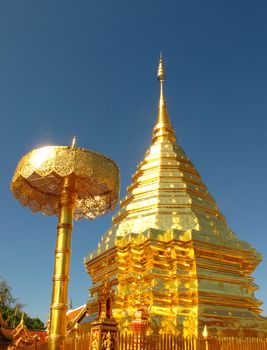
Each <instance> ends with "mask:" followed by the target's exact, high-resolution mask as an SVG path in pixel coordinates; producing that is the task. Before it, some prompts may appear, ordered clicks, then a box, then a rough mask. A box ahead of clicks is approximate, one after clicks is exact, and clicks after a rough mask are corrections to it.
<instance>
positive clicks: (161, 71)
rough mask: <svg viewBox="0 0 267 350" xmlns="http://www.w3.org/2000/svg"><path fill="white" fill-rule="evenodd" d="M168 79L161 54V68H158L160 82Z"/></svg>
mask: <svg viewBox="0 0 267 350" xmlns="http://www.w3.org/2000/svg"><path fill="white" fill-rule="evenodd" d="M165 79H166V74H165V69H164V64H163V57H162V53H160V57H159V68H158V80H159V81H160V82H163V81H165Z"/></svg>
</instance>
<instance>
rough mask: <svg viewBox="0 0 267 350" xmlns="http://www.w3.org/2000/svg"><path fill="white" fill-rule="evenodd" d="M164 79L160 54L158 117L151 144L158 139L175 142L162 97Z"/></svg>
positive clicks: (163, 97)
mask: <svg viewBox="0 0 267 350" xmlns="http://www.w3.org/2000/svg"><path fill="white" fill-rule="evenodd" d="M165 79H166V74H165V69H164V64H163V57H162V54H160V60H159V67H158V80H159V82H160V97H159V104H158V116H157V124H156V125H155V127H154V130H153V139H152V141H153V142H156V141H157V140H158V139H167V140H170V141H173V142H175V141H176V137H175V135H174V130H173V128H172V126H171V122H170V118H169V114H168V109H167V105H166V101H165V96H164V81H165Z"/></svg>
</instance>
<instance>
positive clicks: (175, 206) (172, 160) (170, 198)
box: [88, 56, 237, 260]
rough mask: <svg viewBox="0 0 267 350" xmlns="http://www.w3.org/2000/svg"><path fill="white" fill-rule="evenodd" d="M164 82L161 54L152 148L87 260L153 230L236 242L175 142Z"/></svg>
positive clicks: (192, 167) (196, 172)
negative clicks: (131, 236) (192, 232)
mask: <svg viewBox="0 0 267 350" xmlns="http://www.w3.org/2000/svg"><path fill="white" fill-rule="evenodd" d="M165 78H166V74H165V69H164V64H163V59H162V56H161V57H160V62H159V68H158V80H159V82H160V97H159V103H158V111H157V118H156V124H155V126H154V129H153V134H152V142H151V145H150V147H149V148H148V150H147V152H146V153H145V156H144V159H143V160H142V161H141V163H140V164H139V165H138V166H137V170H136V172H135V174H134V175H133V176H132V183H131V184H130V186H129V187H128V188H127V194H126V196H125V197H124V198H123V199H122V200H121V202H120V209H119V210H118V212H117V213H116V214H115V215H114V217H113V224H112V227H111V228H110V229H109V230H108V231H107V232H106V233H105V234H104V236H103V237H102V240H101V242H100V243H99V245H98V250H97V251H96V252H95V253H93V254H91V256H90V258H89V257H88V258H89V260H90V259H91V258H93V257H95V256H96V254H97V255H98V254H100V253H103V252H104V251H106V250H109V249H110V248H112V247H113V246H115V245H116V240H117V239H121V238H123V237H124V236H127V235H129V234H140V233H143V232H145V231H146V230H149V229H157V230H160V231H167V230H170V229H171V230H173V229H174V230H179V231H183V232H185V231H187V230H195V231H201V232H205V234H207V235H211V236H214V237H215V236H220V237H221V239H223V240H224V241H225V240H231V241H233V240H234V241H235V240H237V238H236V236H235V234H234V233H233V232H232V231H231V229H230V228H229V227H228V225H227V223H226V220H225V218H224V216H223V214H222V213H221V211H220V210H219V208H218V206H217V204H216V202H215V200H214V198H213V197H212V196H211V195H210V193H209V191H208V189H207V187H206V186H205V184H204V183H203V181H202V179H201V177H200V175H199V173H198V171H197V170H196V168H195V167H194V165H193V164H192V162H191V161H190V159H189V158H188V157H187V155H186V154H185V152H184V150H183V149H182V148H181V146H180V145H179V144H178V143H177V142H176V136H175V131H174V129H173V127H172V125H171V121H170V117H169V114H168V109H167V104H166V100H165V96H164V82H165Z"/></svg>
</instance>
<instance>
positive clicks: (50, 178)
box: [11, 146, 119, 220]
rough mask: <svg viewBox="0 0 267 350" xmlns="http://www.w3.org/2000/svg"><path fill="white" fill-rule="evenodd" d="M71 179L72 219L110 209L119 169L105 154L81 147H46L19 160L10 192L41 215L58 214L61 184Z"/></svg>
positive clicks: (114, 195)
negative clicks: (73, 203) (73, 179)
mask: <svg viewBox="0 0 267 350" xmlns="http://www.w3.org/2000/svg"><path fill="white" fill-rule="evenodd" d="M66 176H72V177H74V178H75V190H76V192H77V202H76V204H75V208H74V219H76V220H78V219H81V218H88V219H94V218H95V217H97V216H99V215H103V214H105V213H106V212H107V211H108V210H110V209H114V207H115V205H116V202H117V200H118V196H119V169H118V167H117V165H116V164H115V163H114V162H113V161H112V160H111V159H109V158H108V157H106V156H104V155H102V154H100V153H97V152H93V151H89V150H86V149H83V148H76V147H71V146H46V147H42V148H38V149H35V150H33V151H31V152H29V153H28V154H26V155H25V156H24V157H23V158H22V159H21V160H20V162H19V164H18V166H17V169H16V171H15V173H14V176H13V179H12V182H11V191H12V192H13V194H14V196H15V197H16V198H17V199H18V200H19V201H20V203H21V204H22V205H23V206H29V207H30V208H31V210H32V211H33V212H37V211H41V212H42V213H43V214H44V215H58V212H59V201H58V199H59V194H60V190H61V184H62V181H63V179H64V178H65V177H66Z"/></svg>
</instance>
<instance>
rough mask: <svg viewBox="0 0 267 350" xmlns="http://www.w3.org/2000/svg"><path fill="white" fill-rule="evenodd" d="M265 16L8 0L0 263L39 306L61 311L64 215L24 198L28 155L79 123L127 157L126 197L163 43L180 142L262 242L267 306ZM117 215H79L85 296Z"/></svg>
mask: <svg viewBox="0 0 267 350" xmlns="http://www.w3.org/2000/svg"><path fill="white" fill-rule="evenodd" d="M266 18H267V3H266V1H260V0H255V1H253V2H252V1H246V0H245V1H244V0H243V1H239V0H235V1H233V0H232V1H227V0H225V1H216V0H215V1H214V0H210V1H207V0H203V1H197V0H195V1H194V0H189V1H178V0H177V1H171V0H170V1H165V2H163V1H155V0H153V1H152V0H147V1H139V0H137V1H127V0H124V1H115V0H114V1H110V0H102V1H88V0H86V1H82V0H76V1H68V0H64V1H63V0H58V1H50V0H46V1H33V0H32V1H30V0H25V1H19V0H17V1H16V0H14V1H8V0H6V1H4V0H3V1H1V3H0V119H1V131H2V132H1V137H0V144H1V168H0V169H1V171H0V198H1V200H0V208H1V254H0V266H1V268H0V275H1V276H2V277H4V278H5V279H7V280H8V282H9V284H10V285H11V286H12V288H13V294H14V295H15V296H17V297H18V298H19V299H20V300H21V302H23V303H25V304H26V307H25V310H26V311H27V312H28V313H30V314H31V315H32V316H39V317H41V318H42V319H43V320H45V319H46V314H48V313H49V304H50V294H51V278H52V270H53V260H54V247H55V238H56V218H55V217H44V216H42V215H41V214H38V213H37V214H32V213H31V211H30V210H29V209H28V208H23V207H21V206H20V205H19V203H18V202H17V201H16V200H15V199H14V198H13V197H12V195H11V193H10V191H9V186H10V180H11V178H12V175H13V172H14V170H15V168H16V165H17V162H18V161H19V159H20V157H21V156H22V155H24V154H25V153H27V152H28V151H30V150H31V149H33V148H36V147H39V146H42V145H47V144H53V145H66V144H70V142H71V139H72V136H73V135H77V137H78V145H79V146H81V147H86V148H89V149H93V150H97V151H99V152H103V153H104V154H106V155H108V156H110V157H111V158H113V159H114V160H115V161H116V162H117V164H118V165H119V167H120V170H121V196H123V195H124V193H125V189H126V186H127V185H128V184H130V181H131V175H132V174H133V173H134V171H135V168H136V165H137V164H138V163H139V162H140V161H141V160H142V158H143V155H144V153H145V151H146V149H147V148H148V146H149V144H150V140H151V132H152V128H153V125H154V123H155V119H156V108H157V101H158V94H159V87H158V83H157V80H156V70H157V64H158V58H159V52H160V51H162V52H163V55H164V60H165V67H166V71H167V81H166V89H165V90H166V98H167V104H168V107H169V112H170V117H171V121H172V124H173V126H174V128H175V130H176V135H177V139H178V142H179V143H180V145H182V147H183V148H184V149H185V151H186V153H187V155H188V156H189V157H190V159H191V160H192V162H193V163H194V164H195V166H196V168H197V169H198V171H199V172H200V174H201V175H202V178H203V181H204V183H205V184H206V185H207V186H208V188H209V191H210V193H211V194H212V195H213V196H214V198H215V199H216V201H217V203H218V205H219V207H220V209H221V210H222V212H223V213H224V215H225V216H226V218H227V221H228V223H229V225H230V227H231V228H232V229H233V230H234V231H235V233H236V234H237V236H238V237H239V238H240V239H242V240H246V241H248V242H250V243H251V244H252V245H253V246H254V247H255V248H256V249H257V250H258V251H260V252H261V253H262V254H263V262H262V263H261V264H260V266H259V267H258V268H257V270H256V272H255V274H254V275H255V277H256V283H257V284H258V285H259V286H260V290H259V291H258V292H257V296H258V297H259V298H260V299H262V300H263V301H264V305H263V308H264V310H265V313H266V312H267V282H266V271H267V244H266V235H267V232H266V226H267V225H266V221H267V220H266V219H267V213H266V211H267V204H266V203H267V200H266V199H267V187H266V185H265V183H266V173H267V156H266V155H267V64H266V62H267V45H266V37H267V21H266ZM111 216H112V213H111V214H110V215H107V216H105V217H100V218H98V219H96V220H95V221H92V222H88V221H81V222H76V223H75V228H74V233H73V253H72V262H71V282H70V289H69V294H70V296H71V297H72V299H73V304H74V306H78V305H80V304H83V303H84V302H85V301H86V299H87V296H88V287H89V285H90V279H89V277H88V276H87V275H86V273H85V269H84V267H83V258H84V256H85V255H87V254H88V253H89V252H90V251H91V250H94V249H95V247H96V245H97V242H98V240H99V238H100V237H101V235H102V234H103V232H104V231H105V230H106V229H107V228H108V227H109V226H110V224H111Z"/></svg>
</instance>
